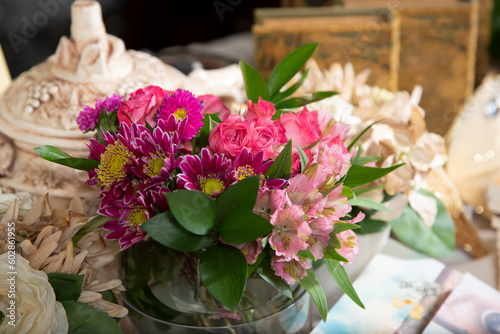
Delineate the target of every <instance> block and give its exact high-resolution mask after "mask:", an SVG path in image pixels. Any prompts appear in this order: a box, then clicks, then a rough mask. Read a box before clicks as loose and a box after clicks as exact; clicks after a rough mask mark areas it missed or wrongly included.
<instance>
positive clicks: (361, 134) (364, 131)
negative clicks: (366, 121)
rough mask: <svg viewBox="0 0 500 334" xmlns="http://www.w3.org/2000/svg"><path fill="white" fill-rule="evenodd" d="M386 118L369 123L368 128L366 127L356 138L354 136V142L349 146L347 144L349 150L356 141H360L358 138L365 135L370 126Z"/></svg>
mask: <svg viewBox="0 0 500 334" xmlns="http://www.w3.org/2000/svg"><path fill="white" fill-rule="evenodd" d="M383 120H384V119H379V120H378V121H375V122H373V123H372V124H370V125H368V126H367V127H366V129H364V130H363V131H362V132H361V133H360V134H359V135H358V136H357V137H356V138H354V140H353V141H352V143H350V144H349V146H347V150H348V151H350V150H351V149H352V148H353V147H354V145H356V143H357V142H358V140H359V139H360V138H361V137H363V135H364V134H365V133H366V131H368V130H370V128H371V127H372V126H374V125H375V124H377V123H379V122H382V121H383Z"/></svg>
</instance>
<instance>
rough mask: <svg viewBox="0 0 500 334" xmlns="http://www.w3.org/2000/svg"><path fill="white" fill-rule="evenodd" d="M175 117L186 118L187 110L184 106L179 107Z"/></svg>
mask: <svg viewBox="0 0 500 334" xmlns="http://www.w3.org/2000/svg"><path fill="white" fill-rule="evenodd" d="M174 115H175V119H179V118H180V119H184V117H186V116H187V111H186V110H185V109H182V108H178V109H177V110H176V111H175V113H174Z"/></svg>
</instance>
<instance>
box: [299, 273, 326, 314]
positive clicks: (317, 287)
mask: <svg viewBox="0 0 500 334" xmlns="http://www.w3.org/2000/svg"><path fill="white" fill-rule="evenodd" d="M299 284H300V285H301V286H302V287H303V288H304V289H306V291H307V292H308V293H309V296H311V299H312V301H313V302H314V305H316V307H317V308H318V311H319V315H320V316H321V319H323V321H324V322H325V321H326V316H327V314H328V305H327V302H326V295H325V291H324V290H323V287H322V286H321V284H320V283H319V281H318V278H317V277H316V274H315V273H314V271H313V270H312V269H307V275H306V277H304V278H303V279H301V280H300V281H299Z"/></svg>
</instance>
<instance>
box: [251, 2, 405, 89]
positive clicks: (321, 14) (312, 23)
mask: <svg viewBox="0 0 500 334" xmlns="http://www.w3.org/2000/svg"><path fill="white" fill-rule="evenodd" d="M255 17H256V24H255V25H254V27H253V34H254V43H255V51H256V53H255V65H256V67H257V69H258V70H260V71H261V72H262V73H263V74H264V76H265V77H267V76H269V74H270V73H271V70H272V69H273V67H274V66H275V65H276V64H277V63H278V62H279V61H280V60H281V59H282V58H283V57H284V56H285V55H286V54H288V53H289V52H290V51H292V50H294V49H295V48H297V47H299V46H301V45H304V44H307V43H314V42H320V45H319V46H318V48H317V50H316V52H315V53H314V55H313V58H314V59H315V60H316V61H317V62H318V65H319V66H320V67H321V68H325V67H328V66H329V65H330V64H332V63H334V62H340V63H347V62H351V63H352V64H353V66H354V68H355V69H356V70H358V71H361V70H362V69H364V68H370V69H371V70H372V73H371V75H370V79H369V80H370V81H369V82H368V83H369V84H371V85H377V86H380V87H383V88H386V89H389V90H392V91H395V90H396V89H397V82H398V77H397V76H398V62H399V20H398V17H397V14H396V15H395V14H394V13H392V12H391V11H389V10H387V9H377V10H371V11H366V10H364V9H346V8H342V7H330V8H328V7H323V8H313V7H310V8H272V9H271V8H268V9H257V10H256V11H255Z"/></svg>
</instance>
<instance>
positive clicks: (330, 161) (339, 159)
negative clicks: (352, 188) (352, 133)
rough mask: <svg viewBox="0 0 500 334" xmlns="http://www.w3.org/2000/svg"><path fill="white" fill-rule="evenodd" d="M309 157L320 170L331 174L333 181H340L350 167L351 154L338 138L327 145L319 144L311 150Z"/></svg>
mask: <svg viewBox="0 0 500 334" xmlns="http://www.w3.org/2000/svg"><path fill="white" fill-rule="evenodd" d="M311 156H312V160H313V161H314V162H317V163H318V164H319V166H320V168H321V169H323V170H324V171H326V172H327V173H328V174H332V176H333V177H334V178H335V181H338V180H340V178H341V177H342V176H344V175H345V174H346V173H347V171H348V170H349V167H350V166H351V154H350V153H349V152H347V148H346V147H345V145H344V143H343V142H342V140H341V139H340V137H336V138H334V139H333V140H332V141H331V143H330V144H329V145H326V144H325V143H320V144H319V145H317V146H316V147H314V148H313V149H312V151H311Z"/></svg>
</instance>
